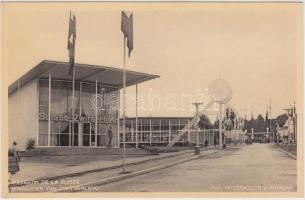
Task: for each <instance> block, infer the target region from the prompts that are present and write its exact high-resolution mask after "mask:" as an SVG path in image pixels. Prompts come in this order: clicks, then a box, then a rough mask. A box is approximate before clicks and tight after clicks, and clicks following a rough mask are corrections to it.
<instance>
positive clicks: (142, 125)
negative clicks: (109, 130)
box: [120, 117, 218, 145]
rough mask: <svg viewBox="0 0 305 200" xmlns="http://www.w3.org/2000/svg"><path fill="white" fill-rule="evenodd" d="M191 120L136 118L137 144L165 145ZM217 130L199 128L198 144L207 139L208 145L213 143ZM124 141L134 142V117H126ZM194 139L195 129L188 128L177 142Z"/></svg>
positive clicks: (190, 141) (191, 141) (192, 141)
mask: <svg viewBox="0 0 305 200" xmlns="http://www.w3.org/2000/svg"><path fill="white" fill-rule="evenodd" d="M189 120H191V118H141V117H140V118H138V140H137V142H138V144H146V145H147V144H149V145H167V144H168V143H169V142H170V141H171V140H173V139H174V137H175V136H176V135H177V134H179V131H180V130H182V129H183V128H184V127H185V126H186V125H187V124H188V122H189ZM120 124H121V127H120V134H121V137H120V139H121V141H120V142H121V143H122V142H123V135H122V120H121V122H120ZM217 134H218V130H214V129H209V130H201V131H200V132H199V135H200V144H204V142H205V141H206V140H207V141H208V144H209V145H214V143H215V142H214V140H216V138H217ZM125 141H126V143H127V144H129V145H135V143H136V119H135V118H129V119H126V137H125ZM195 141H196V131H195V130H193V129H190V130H188V133H187V134H184V135H183V136H182V137H181V138H180V141H179V143H180V144H184V143H194V142H195Z"/></svg>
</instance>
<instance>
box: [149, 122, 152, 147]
mask: <svg viewBox="0 0 305 200" xmlns="http://www.w3.org/2000/svg"><path fill="white" fill-rule="evenodd" d="M151 138H152V127H151V118H150V119H149V146H151Z"/></svg>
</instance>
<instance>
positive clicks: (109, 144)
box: [107, 126, 112, 148]
mask: <svg viewBox="0 0 305 200" xmlns="http://www.w3.org/2000/svg"><path fill="white" fill-rule="evenodd" d="M111 141H112V130H111V126H109V129H108V146H107V148H110V147H111Z"/></svg>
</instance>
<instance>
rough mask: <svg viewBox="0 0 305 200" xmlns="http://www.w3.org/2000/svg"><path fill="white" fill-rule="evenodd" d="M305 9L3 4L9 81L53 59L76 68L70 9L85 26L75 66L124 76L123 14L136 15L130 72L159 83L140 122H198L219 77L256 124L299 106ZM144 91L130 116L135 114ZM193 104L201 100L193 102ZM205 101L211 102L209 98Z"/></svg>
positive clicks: (145, 100) (145, 89)
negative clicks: (120, 71)
mask: <svg viewBox="0 0 305 200" xmlns="http://www.w3.org/2000/svg"><path fill="white" fill-rule="evenodd" d="M301 6H302V5H301V4H300V3H201V4H199V3H193V4H192V3H188V4H182V3H176V4H173V3H163V4H158V3H142V4H140V3H138V4H135V3H134V4H126V3H125V4H124V3H112V4H111V3H18V4H16V3H4V5H3V12H2V14H3V23H2V28H3V32H2V45H3V48H2V49H3V52H2V53H3V54H2V56H3V67H4V72H5V73H4V77H3V78H4V81H5V82H6V83H7V84H11V83H12V82H13V81H15V80H16V79H18V77H20V76H22V75H23V74H24V73H26V72H27V71H28V70H30V69H31V68H32V67H34V66H35V65H36V64H37V63H39V62H40V61H42V60H44V59H49V60H58V61H68V52H67V48H66V47H67V34H68V18H69V11H70V10H72V11H73V13H74V14H75V15H76V20H77V28H76V29H77V38H76V62H77V63H84V64H95V65H103V66H113V67H118V68H122V65H123V34H122V32H121V30H120V23H121V21H120V20H121V10H129V11H132V12H133V20H134V22H133V24H134V49H133V51H132V53H131V57H130V58H127V60H126V62H127V69H129V70H135V71H140V72H145V73H151V74H156V75H159V76H160V78H157V79H154V80H150V81H147V82H144V83H142V84H139V85H138V93H139V109H138V113H139V114H138V115H139V116H192V115H193V113H194V109H193V106H192V105H191V103H192V101H196V95H198V94H201V93H205V91H206V88H208V86H209V83H210V82H211V81H213V80H214V79H219V78H221V79H224V80H226V81H227V82H228V83H229V84H230V86H231V88H232V91H233V93H232V94H233V95H232V99H231V101H230V105H232V106H233V107H234V108H235V109H236V110H237V112H238V113H239V114H240V115H242V116H244V115H245V114H246V115H247V117H248V118H249V117H250V115H251V110H252V111H253V115H254V116H257V115H258V114H262V115H263V116H265V113H266V109H267V104H268V103H269V102H270V100H271V109H272V117H275V116H277V115H279V114H282V113H284V112H285V111H284V110H283V109H284V108H288V107H290V106H292V105H293V102H294V101H295V100H297V92H298V91H297V89H299V88H300V87H299V84H300V83H301V81H300V80H301V79H300V76H299V75H298V74H300V69H301V58H302V52H301V44H302V41H301V39H302V8H301ZM134 95H135V87H134V86H132V87H130V88H128V89H127V116H135V103H134V101H133V99H134ZM191 98H193V99H191ZM205 100H206V99H205Z"/></svg>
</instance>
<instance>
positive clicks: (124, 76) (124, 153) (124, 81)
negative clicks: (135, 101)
mask: <svg viewBox="0 0 305 200" xmlns="http://www.w3.org/2000/svg"><path fill="white" fill-rule="evenodd" d="M125 51H126V38H125V35H124V63H123V174H125V156H126V151H125V124H126V121H125V120H126V119H125V109H126V99H125V88H126V71H125V64H126V63H125V57H126V56H125V54H126V52H125Z"/></svg>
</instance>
